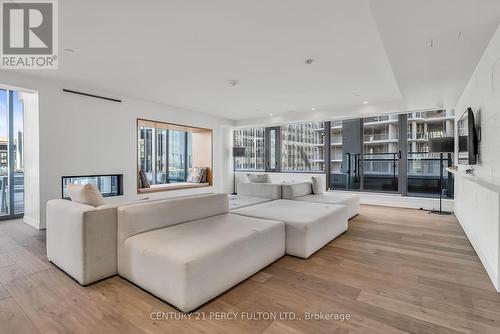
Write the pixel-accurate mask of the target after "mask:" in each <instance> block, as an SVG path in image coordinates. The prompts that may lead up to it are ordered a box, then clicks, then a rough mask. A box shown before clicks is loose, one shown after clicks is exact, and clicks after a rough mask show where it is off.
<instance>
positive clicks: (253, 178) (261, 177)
mask: <svg viewBox="0 0 500 334" xmlns="http://www.w3.org/2000/svg"><path fill="white" fill-rule="evenodd" d="M247 177H248V181H250V182H252V183H269V182H270V180H269V175H267V174H247Z"/></svg>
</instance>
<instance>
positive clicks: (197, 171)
mask: <svg viewBox="0 0 500 334" xmlns="http://www.w3.org/2000/svg"><path fill="white" fill-rule="evenodd" d="M204 174H206V168H205V167H193V168H192V169H191V172H190V173H189V175H188V178H187V180H186V182H187V183H202V181H203V175H204Z"/></svg>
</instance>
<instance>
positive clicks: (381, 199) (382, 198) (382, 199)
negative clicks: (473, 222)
mask: <svg viewBox="0 0 500 334" xmlns="http://www.w3.org/2000/svg"><path fill="white" fill-rule="evenodd" d="M334 192H335V193H345V194H350V195H354V194H355V195H358V196H359V201H360V203H361V204H368V205H379V206H390V207H397V208H407V209H425V210H439V198H426V197H409V196H401V195H398V194H380V193H379V194H377V193H364V192H352V191H341V190H334ZM454 208H455V201H454V200H452V199H443V211H449V212H453V210H454Z"/></svg>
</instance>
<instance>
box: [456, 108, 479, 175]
mask: <svg viewBox="0 0 500 334" xmlns="http://www.w3.org/2000/svg"><path fill="white" fill-rule="evenodd" d="M477 154H478V136H477V130H476V122H475V120H474V112H473V111H472V108H467V110H466V111H465V112H464V114H463V115H462V117H461V118H460V120H459V121H458V163H459V164H462V165H475V164H476V163H477Z"/></svg>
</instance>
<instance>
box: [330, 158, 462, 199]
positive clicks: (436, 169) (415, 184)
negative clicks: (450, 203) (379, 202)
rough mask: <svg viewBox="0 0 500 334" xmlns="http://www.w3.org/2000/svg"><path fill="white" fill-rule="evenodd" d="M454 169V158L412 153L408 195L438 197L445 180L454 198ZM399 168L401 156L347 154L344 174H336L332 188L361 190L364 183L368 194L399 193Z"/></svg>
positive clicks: (409, 166) (409, 164)
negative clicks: (452, 161) (452, 172)
mask: <svg viewBox="0 0 500 334" xmlns="http://www.w3.org/2000/svg"><path fill="white" fill-rule="evenodd" d="M361 162H363V163H361ZM450 165H451V154H448V155H443V157H441V155H440V154H436V153H422V152H409V153H408V157H407V174H406V175H405V176H403V177H405V178H406V180H407V186H408V193H409V194H414V195H421V196H431V197H434V196H438V195H439V192H440V189H441V188H440V179H441V177H442V180H443V188H445V189H446V191H445V196H448V197H453V177H452V175H451V174H449V173H448V172H447V171H446V170H445V168H446V167H447V166H450ZM399 166H400V157H399V153H385V152H383V153H372V154H363V155H362V154H349V153H346V155H345V156H344V159H343V166H342V169H341V171H340V172H338V171H337V172H332V177H331V184H330V186H331V188H332V189H346V190H360V188H361V183H363V184H364V186H363V187H364V188H363V190H364V191H390V192H397V191H398V190H399V181H400V176H399ZM441 166H443V169H442V170H441ZM361 179H363V182H361Z"/></svg>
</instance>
